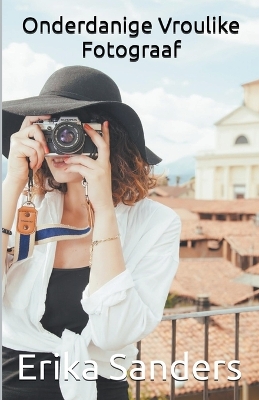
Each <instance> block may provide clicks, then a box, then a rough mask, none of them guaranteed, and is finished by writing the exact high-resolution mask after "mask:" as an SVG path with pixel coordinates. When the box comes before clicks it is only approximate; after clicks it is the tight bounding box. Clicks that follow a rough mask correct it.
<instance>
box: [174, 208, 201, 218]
mask: <svg viewBox="0 0 259 400" xmlns="http://www.w3.org/2000/svg"><path fill="white" fill-rule="evenodd" d="M174 211H175V212H176V214H178V215H179V217H180V218H181V220H182V221H183V220H186V221H199V220H200V219H199V216H198V214H196V213H193V212H191V211H189V210H186V209H185V208H175V209H174Z"/></svg>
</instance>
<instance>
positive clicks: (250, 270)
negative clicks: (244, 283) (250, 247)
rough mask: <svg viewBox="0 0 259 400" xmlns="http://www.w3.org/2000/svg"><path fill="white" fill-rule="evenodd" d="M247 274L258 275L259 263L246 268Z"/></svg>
mask: <svg viewBox="0 0 259 400" xmlns="http://www.w3.org/2000/svg"><path fill="white" fill-rule="evenodd" d="M246 273H247V274H254V275H259V263H258V264H255V265H253V266H252V267H249V268H247V269H246Z"/></svg>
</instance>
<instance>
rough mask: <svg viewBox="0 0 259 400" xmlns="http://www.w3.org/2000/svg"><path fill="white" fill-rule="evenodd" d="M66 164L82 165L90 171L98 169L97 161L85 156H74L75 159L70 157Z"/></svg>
mask: <svg viewBox="0 0 259 400" xmlns="http://www.w3.org/2000/svg"><path fill="white" fill-rule="evenodd" d="M64 162H65V163H66V164H67V165H77V164H81V165H83V166H85V167H87V168H89V169H95V168H96V166H97V165H96V161H95V160H93V159H92V158H91V157H88V156H86V155H84V154H82V155H78V156H73V157H68V158H65V159H64Z"/></svg>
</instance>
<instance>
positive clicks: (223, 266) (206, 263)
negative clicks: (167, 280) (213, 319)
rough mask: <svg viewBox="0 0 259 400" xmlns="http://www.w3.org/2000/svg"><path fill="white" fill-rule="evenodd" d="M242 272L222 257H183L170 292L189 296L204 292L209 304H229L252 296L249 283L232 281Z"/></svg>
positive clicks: (195, 296)
mask: <svg viewBox="0 0 259 400" xmlns="http://www.w3.org/2000/svg"><path fill="white" fill-rule="evenodd" d="M242 275H243V271H242V270H240V268H238V267H235V266H234V265H233V264H231V263H230V262H229V261H227V260H225V259H224V258H184V259H181V260H180V263H179V267H178V270H177V273H176V276H175V278H174V280H173V283H172V285H171V288H170V293H174V294H176V295H178V296H182V297H188V298H191V299H197V297H198V296H199V295H201V294H206V295H208V296H209V298H210V302H211V304H215V305H221V306H231V305H235V304H237V303H240V300H241V299H244V298H245V299H246V298H249V297H250V296H252V295H253V288H252V286H249V285H244V284H243V283H239V282H235V281H234V279H236V278H238V277H240V276H242Z"/></svg>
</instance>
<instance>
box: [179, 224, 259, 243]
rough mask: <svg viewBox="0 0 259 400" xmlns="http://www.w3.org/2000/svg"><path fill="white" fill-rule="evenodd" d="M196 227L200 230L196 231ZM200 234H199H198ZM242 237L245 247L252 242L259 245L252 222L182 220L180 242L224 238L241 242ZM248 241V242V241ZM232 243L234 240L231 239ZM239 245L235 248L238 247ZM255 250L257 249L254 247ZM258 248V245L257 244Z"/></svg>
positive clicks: (258, 236)
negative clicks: (244, 238)
mask: <svg viewBox="0 0 259 400" xmlns="http://www.w3.org/2000/svg"><path fill="white" fill-rule="evenodd" d="M197 227H200V228H201V230H200V229H199V231H197ZM199 232H200V233H199ZM234 235H235V236H234ZM237 235H242V238H243V237H244V235H246V236H247V237H248V238H250V239H247V241H245V242H244V245H245V244H246V245H247V246H248V245H249V244H250V242H251V243H252V242H253V241H258V243H259V240H258V239H259V227H256V226H255V224H254V222H253V221H224V222H222V221H212V220H199V221H195V220H191V221H190V220H186V219H183V220H182V231H181V240H201V239H216V240H222V239H223V238H225V237H229V238H239V237H240V240H242V238H241V236H237ZM237 240H238V239H237ZM249 240H250V241H249ZM233 243H235V242H234V239H233ZM239 243H240V242H238V244H237V246H239ZM256 248H257V247H256ZM258 248H259V244H258Z"/></svg>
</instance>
